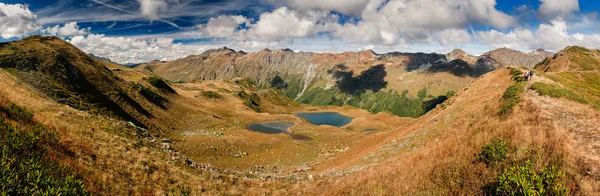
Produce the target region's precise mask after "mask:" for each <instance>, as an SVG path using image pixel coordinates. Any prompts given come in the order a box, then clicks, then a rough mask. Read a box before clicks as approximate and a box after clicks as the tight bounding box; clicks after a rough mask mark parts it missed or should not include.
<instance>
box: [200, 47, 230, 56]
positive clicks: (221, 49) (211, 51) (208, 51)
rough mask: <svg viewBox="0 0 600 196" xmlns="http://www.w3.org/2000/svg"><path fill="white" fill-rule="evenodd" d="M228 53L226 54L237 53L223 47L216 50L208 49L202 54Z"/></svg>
mask: <svg viewBox="0 0 600 196" xmlns="http://www.w3.org/2000/svg"><path fill="white" fill-rule="evenodd" d="M223 51H225V52H228V53H237V52H236V51H235V50H233V49H231V48H228V47H227V46H223V47H221V48H217V49H209V50H206V51H204V52H203V53H202V54H213V53H219V52H223Z"/></svg>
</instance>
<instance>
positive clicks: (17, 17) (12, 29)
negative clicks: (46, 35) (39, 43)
mask: <svg viewBox="0 0 600 196" xmlns="http://www.w3.org/2000/svg"><path fill="white" fill-rule="evenodd" d="M40 28H41V26H40V25H39V24H38V22H37V17H36V15H34V14H33V13H31V11H30V10H29V8H28V7H27V6H25V5H22V4H4V3H0V36H2V38H4V39H8V38H12V37H23V36H25V35H28V34H31V33H34V32H36V31H38V30H39V29H40Z"/></svg>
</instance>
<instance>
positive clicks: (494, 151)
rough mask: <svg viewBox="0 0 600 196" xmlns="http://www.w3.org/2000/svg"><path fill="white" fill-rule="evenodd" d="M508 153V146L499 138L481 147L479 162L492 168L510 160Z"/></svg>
mask: <svg viewBox="0 0 600 196" xmlns="http://www.w3.org/2000/svg"><path fill="white" fill-rule="evenodd" d="M508 151H509V149H508V144H507V143H506V142H505V141H504V140H503V139H501V138H498V139H495V140H494V141H492V142H491V143H489V144H487V145H485V146H482V147H481V153H479V154H478V155H477V161H479V162H483V163H485V164H486V165H488V166H490V165H493V164H495V163H496V162H502V161H504V160H505V159H506V158H508Z"/></svg>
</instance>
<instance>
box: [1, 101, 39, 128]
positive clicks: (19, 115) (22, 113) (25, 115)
mask: <svg viewBox="0 0 600 196" xmlns="http://www.w3.org/2000/svg"><path fill="white" fill-rule="evenodd" d="M4 110H5V111H6V114H7V116H8V118H10V119H13V120H16V121H22V122H26V123H28V122H31V121H33V112H32V111H31V110H28V109H27V108H24V107H21V106H18V105H16V104H14V103H11V104H9V106H8V107H5V108H4Z"/></svg>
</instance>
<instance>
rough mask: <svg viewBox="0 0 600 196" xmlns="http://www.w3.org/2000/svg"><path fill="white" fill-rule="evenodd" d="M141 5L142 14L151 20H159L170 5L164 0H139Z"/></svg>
mask: <svg viewBox="0 0 600 196" xmlns="http://www.w3.org/2000/svg"><path fill="white" fill-rule="evenodd" d="M137 1H138V2H139V3H140V12H141V13H142V15H143V16H145V17H148V18H149V19H150V20H156V19H159V15H160V13H162V12H165V11H167V8H168V5H167V3H166V2H165V1H164V0H137Z"/></svg>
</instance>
